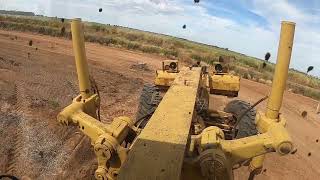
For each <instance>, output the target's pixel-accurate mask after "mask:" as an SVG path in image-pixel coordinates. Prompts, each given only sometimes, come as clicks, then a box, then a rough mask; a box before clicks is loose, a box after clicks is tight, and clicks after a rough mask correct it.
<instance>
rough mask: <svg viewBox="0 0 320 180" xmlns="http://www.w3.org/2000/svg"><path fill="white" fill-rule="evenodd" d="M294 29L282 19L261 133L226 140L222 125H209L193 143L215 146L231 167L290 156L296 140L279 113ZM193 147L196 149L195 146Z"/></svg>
mask: <svg viewBox="0 0 320 180" xmlns="http://www.w3.org/2000/svg"><path fill="white" fill-rule="evenodd" d="M294 29H295V24H294V23H291V22H282V27H281V34H280V42H279V50H278V60H277V64H276V70H275V74H274V82H273V86H272V91H271V94H270V97H269V101H268V106H267V111H266V113H262V112H258V113H257V116H256V124H257V128H258V131H259V132H260V133H261V134H258V135H256V136H251V137H246V138H241V139H237V140H224V135H223V132H222V131H221V130H220V129H219V128H217V127H208V128H206V129H205V130H203V132H202V134H201V135H200V136H196V137H194V138H193V141H195V142H193V143H191V144H197V143H198V147H200V149H201V151H205V150H207V149H213V150H215V152H220V153H221V152H222V153H223V154H224V155H225V158H226V162H227V163H226V164H225V165H226V166H229V167H227V169H230V168H232V167H233V166H234V165H236V164H238V163H241V162H242V161H244V160H246V159H251V158H253V159H252V161H251V163H250V170H251V171H255V170H257V169H261V168H262V164H263V161H264V155H265V154H266V153H269V152H277V153H278V154H279V155H286V154H289V153H290V152H291V151H292V150H293V143H292V140H291V138H290V136H289V133H288V131H287V130H286V129H285V124H286V120H285V119H284V117H283V116H282V115H279V110H280V107H281V102H282V98H283V92H284V90H285V84H286V80H287V75H288V67H289V63H290V58H291V51H292V46H293V38H294ZM196 142H197V143H196ZM191 149H195V148H194V147H191ZM258 172H259V171H258ZM223 179H233V176H232V174H231V173H230V174H224V175H223Z"/></svg>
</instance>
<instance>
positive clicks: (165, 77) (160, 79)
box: [154, 70, 178, 87]
mask: <svg viewBox="0 0 320 180" xmlns="http://www.w3.org/2000/svg"><path fill="white" fill-rule="evenodd" d="M177 75H178V73H169V72H167V71H162V70H157V72H156V78H155V80H154V84H155V85H157V86H167V87H170V86H171V84H172V83H173V81H174V80H175V78H176V77H177Z"/></svg>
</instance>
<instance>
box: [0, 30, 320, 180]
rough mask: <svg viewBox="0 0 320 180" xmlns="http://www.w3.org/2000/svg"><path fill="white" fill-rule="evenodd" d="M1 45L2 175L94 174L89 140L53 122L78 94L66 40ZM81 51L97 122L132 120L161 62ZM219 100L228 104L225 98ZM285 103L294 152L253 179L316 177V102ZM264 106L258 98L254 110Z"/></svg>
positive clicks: (5, 40)
mask: <svg viewBox="0 0 320 180" xmlns="http://www.w3.org/2000/svg"><path fill="white" fill-rule="evenodd" d="M30 40H32V46H29V41H30ZM0 47H1V49H0V119H1V121H0V144H1V147H0V157H1V159H0V174H3V173H13V174H15V175H18V176H20V177H21V176H23V175H26V176H28V177H31V178H32V179H75V178H78V179H92V178H93V175H92V174H93V173H94V169H95V168H96V165H95V164H96V162H95V157H94V154H93V152H92V148H91V146H90V142H89V141H88V139H87V138H85V137H84V136H83V135H82V134H80V133H78V132H77V130H76V129H72V128H71V129H70V128H65V127H62V126H59V124H58V123H57V121H56V115H57V113H58V112H59V111H60V110H61V109H62V108H63V107H65V106H66V105H68V104H69V103H70V102H71V99H72V98H73V97H75V96H76V95H77V92H78V86H77V78H76V74H75V73H76V72H75V66H74V58H73V54H72V45H71V41H69V40H65V39H59V38H52V37H47V36H39V35H34V34H27V33H18V32H7V31H0ZM86 48H87V57H88V60H89V64H90V72H91V74H92V75H93V76H94V77H95V80H96V82H97V83H98V86H99V88H100V92H101V97H102V103H101V104H102V107H101V110H102V113H101V118H102V120H103V121H104V122H109V121H110V120H111V119H112V118H114V117H116V116H120V115H127V116H130V117H134V116H135V111H136V108H137V100H138V96H139V93H140V90H141V88H142V86H143V84H144V83H147V82H152V79H153V76H154V71H155V69H157V68H160V61H161V60H162V59H161V58H159V57H157V56H152V55H147V54H142V53H133V52H129V51H125V50H119V49H114V48H110V47H103V46H100V45H97V44H92V43H88V44H87V45H86ZM137 63H147V66H148V69H139V68H138V69H137V68H133V67H132V65H134V64H137ZM268 90H269V87H268V86H266V85H263V84H259V83H256V82H251V81H247V80H242V86H241V92H240V96H239V98H240V99H245V100H247V101H249V102H251V103H253V102H255V101H257V100H258V99H260V98H261V97H263V96H264V95H266V94H267V93H268ZM221 100H222V102H224V103H226V102H227V101H228V100H230V99H221ZM283 104H284V105H283V108H282V113H283V114H284V115H285V116H286V117H287V119H288V129H289V131H290V133H291V135H292V138H293V139H294V142H295V145H296V147H297V148H298V151H297V153H296V154H295V155H289V156H286V157H281V158H279V157H278V156H277V155H275V154H274V155H268V156H267V159H266V161H265V169H266V171H265V172H264V173H263V174H262V175H260V176H258V177H257V179H279V180H280V179H297V180H298V179H318V177H319V176H320V154H319V151H320V142H318V143H317V142H316V140H317V139H319V140H320V117H319V115H318V116H317V115H316V114H315V112H314V111H315V108H316V106H317V103H316V101H314V100H312V99H310V98H306V97H302V96H300V95H295V94H291V93H286V94H285V100H284V102H283ZM263 107H265V104H264V103H262V104H261V105H259V107H258V108H262V109H263ZM304 110H306V111H307V112H308V116H307V117H306V118H305V119H304V118H302V117H301V116H300V114H301V112H302V111H304ZM308 153H311V156H308ZM242 170H245V168H243V169H242ZM236 177H237V179H246V178H247V173H246V172H245V171H240V170H237V171H236Z"/></svg>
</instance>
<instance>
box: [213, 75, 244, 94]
mask: <svg viewBox="0 0 320 180" xmlns="http://www.w3.org/2000/svg"><path fill="white" fill-rule="evenodd" d="M209 88H210V94H218V95H226V96H229V95H232V94H235V95H237V94H238V92H239V90H240V77H239V76H234V75H231V74H228V73H219V74H213V75H212V76H209Z"/></svg>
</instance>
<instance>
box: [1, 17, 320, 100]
mask: <svg viewBox="0 0 320 180" xmlns="http://www.w3.org/2000/svg"><path fill="white" fill-rule="evenodd" d="M69 22H70V21H69V20H65V21H64V22H61V20H60V19H58V18H48V17H39V16H32V17H23V16H3V15H0V28H1V29H6V30H16V31H27V32H36V33H39V34H44V35H50V36H56V37H65V38H69V39H71V33H70V23H69ZM85 40H86V41H88V42H95V43H99V44H101V45H105V46H110V47H117V48H123V49H128V50H132V51H140V52H144V53H150V54H156V55H160V56H164V57H167V58H171V59H179V60H181V61H184V62H186V63H194V62H193V61H195V60H200V61H203V62H206V63H208V64H214V63H215V62H217V61H218V59H219V56H230V57H234V59H235V61H233V62H232V63H231V64H230V69H231V70H233V71H234V72H235V73H237V74H239V75H241V76H242V77H244V78H249V79H253V80H259V79H264V80H272V76H273V71H274V64H272V63H267V66H266V67H265V68H262V63H263V61H262V60H261V59H257V58H254V57H249V56H246V55H244V54H240V53H237V52H233V51H229V50H227V48H220V47H216V46H210V45H206V44H201V43H196V42H192V41H188V40H185V39H180V38H176V37H171V36H166V35H161V34H156V33H151V32H143V31H139V30H135V29H130V28H125V27H119V26H112V25H103V24H98V23H91V22H86V23H85ZM288 88H290V89H292V91H293V92H295V93H299V94H303V95H305V96H309V97H312V98H315V99H318V100H320V79H319V78H316V77H312V76H309V75H307V74H305V73H301V72H298V71H296V70H293V69H291V70H290V71H289V82H288Z"/></svg>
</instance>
